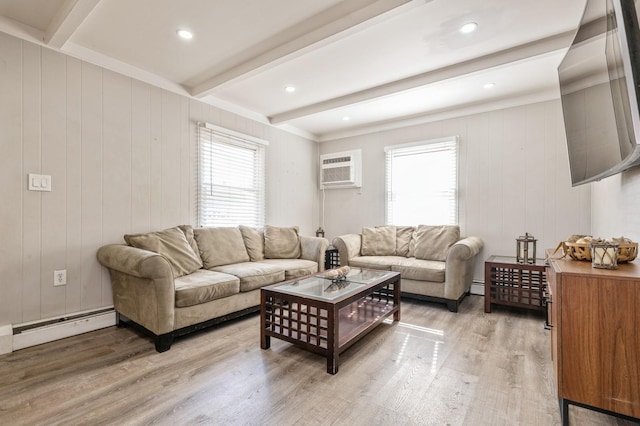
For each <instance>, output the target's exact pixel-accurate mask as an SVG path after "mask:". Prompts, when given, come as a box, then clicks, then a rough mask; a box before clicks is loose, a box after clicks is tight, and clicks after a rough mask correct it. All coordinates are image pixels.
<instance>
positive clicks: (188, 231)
mask: <svg viewBox="0 0 640 426" xmlns="http://www.w3.org/2000/svg"><path fill="white" fill-rule="evenodd" d="M178 228H180V230H181V231H182V232H184V236H185V237H186V238H187V242H188V243H189V245H190V246H191V249H193V252H194V253H195V254H196V256H198V259H200V263H202V259H201V258H200V249H198V243H197V242H196V237H195V235H194V234H193V227H192V226H191V225H178Z"/></svg>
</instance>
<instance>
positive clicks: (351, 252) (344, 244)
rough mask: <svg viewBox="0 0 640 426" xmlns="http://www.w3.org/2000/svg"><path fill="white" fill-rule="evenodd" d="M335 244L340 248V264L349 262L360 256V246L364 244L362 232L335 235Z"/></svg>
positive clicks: (344, 264) (343, 264)
mask: <svg viewBox="0 0 640 426" xmlns="http://www.w3.org/2000/svg"><path fill="white" fill-rule="evenodd" d="M332 244H333V246H334V247H335V248H337V249H338V255H339V256H340V266H346V265H348V264H349V260H351V259H352V258H354V257H356V256H360V248H361V246H362V235H361V234H345V235H341V236H339V237H335V238H334V239H333V242H332Z"/></svg>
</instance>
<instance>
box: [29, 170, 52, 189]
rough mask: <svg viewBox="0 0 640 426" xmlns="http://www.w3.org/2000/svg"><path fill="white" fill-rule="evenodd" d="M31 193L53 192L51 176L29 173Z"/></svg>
mask: <svg viewBox="0 0 640 426" xmlns="http://www.w3.org/2000/svg"><path fill="white" fill-rule="evenodd" d="M28 183H29V191H46V192H51V175H38V174H35V173H29V182H28Z"/></svg>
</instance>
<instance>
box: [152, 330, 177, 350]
mask: <svg viewBox="0 0 640 426" xmlns="http://www.w3.org/2000/svg"><path fill="white" fill-rule="evenodd" d="M172 343H173V334H171V333H166V334H161V335H159V336H156V351H158V352H166V351H168V350H169V349H171V344H172Z"/></svg>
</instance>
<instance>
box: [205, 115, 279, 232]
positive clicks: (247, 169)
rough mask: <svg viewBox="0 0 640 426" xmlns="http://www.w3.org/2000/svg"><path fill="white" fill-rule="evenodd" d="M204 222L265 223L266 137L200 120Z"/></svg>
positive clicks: (224, 223)
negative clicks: (255, 136) (249, 134)
mask: <svg viewBox="0 0 640 426" xmlns="http://www.w3.org/2000/svg"><path fill="white" fill-rule="evenodd" d="M198 142H199V153H198V157H199V158H198V169H199V170H198V174H199V182H198V192H199V193H198V221H199V224H200V226H237V225H247V226H253V227H261V226H264V210H265V207H264V204H265V197H264V192H265V167H264V165H265V147H266V145H267V144H268V143H267V142H266V141H263V140H261V139H257V138H254V137H251V136H248V135H243V134H241V133H237V132H234V131H232V130H228V129H224V128H221V127H217V126H213V125H211V124H208V123H198Z"/></svg>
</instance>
